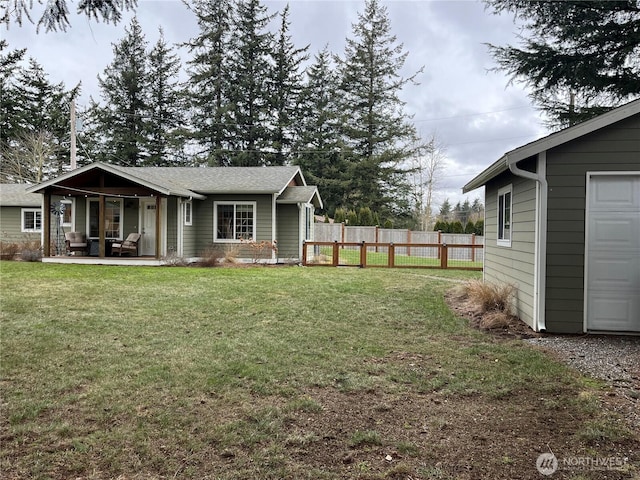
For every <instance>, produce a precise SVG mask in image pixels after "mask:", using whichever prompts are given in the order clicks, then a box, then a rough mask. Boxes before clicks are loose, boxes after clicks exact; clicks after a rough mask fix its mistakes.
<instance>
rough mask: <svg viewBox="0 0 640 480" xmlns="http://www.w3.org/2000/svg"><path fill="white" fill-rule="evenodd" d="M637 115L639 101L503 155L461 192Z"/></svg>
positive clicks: (639, 109) (639, 107)
mask: <svg viewBox="0 0 640 480" xmlns="http://www.w3.org/2000/svg"><path fill="white" fill-rule="evenodd" d="M638 113H640V99H637V100H634V101H632V102H629V103H627V104H625V105H622V106H621V107H618V108H615V109H613V110H611V111H609V112H607V113H604V114H602V115H599V116H598V117H595V118H592V119H591V120H587V121H585V122H582V123H579V124H577V125H574V126H572V127H568V128H565V129H564V130H560V131H559V132H555V133H552V134H550V135H547V136H546V137H543V138H541V139H539V140H535V141H533V142H531V143H528V144H526V145H522V146H521V147H518V148H516V149H514V150H511V151H509V152H507V153H506V154H504V155H503V156H502V157H501V158H500V159H499V160H498V161H496V162H495V163H493V164H492V165H491V166H490V167H489V168H487V169H485V170H484V171H482V172H481V173H480V174H479V175H478V176H476V177H475V178H473V179H472V180H471V181H470V182H468V183H467V184H466V185H465V186H464V187H462V192H463V193H467V192H470V191H471V190H475V189H476V188H478V187H481V186H483V185H485V184H486V183H487V182H488V181H489V180H491V179H492V178H494V177H496V176H498V175H500V174H501V173H503V172H505V171H507V170H508V169H509V166H510V165H515V164H516V163H518V162H520V161H521V160H524V159H526V158H529V157H533V156H536V155H538V154H540V153H541V152H545V151H547V150H550V149H552V148H555V147H557V146H559V145H562V144H565V143H567V142H570V141H572V140H575V139H577V138H580V137H582V136H584V135H587V134H589V133H592V132H595V131H596V130H600V129H601V128H604V127H607V126H609V125H612V124H614V123H616V122H619V121H620V120H624V119H626V118H629V117H631V116H633V115H636V114H638Z"/></svg>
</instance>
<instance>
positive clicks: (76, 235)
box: [64, 232, 86, 245]
mask: <svg viewBox="0 0 640 480" xmlns="http://www.w3.org/2000/svg"><path fill="white" fill-rule="evenodd" d="M64 236H65V238H66V239H67V240H69V242H70V243H71V245H73V244H74V243H83V244H85V245H86V239H85V236H84V233H82V232H67V233H65V234H64Z"/></svg>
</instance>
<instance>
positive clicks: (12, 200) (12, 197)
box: [0, 183, 42, 207]
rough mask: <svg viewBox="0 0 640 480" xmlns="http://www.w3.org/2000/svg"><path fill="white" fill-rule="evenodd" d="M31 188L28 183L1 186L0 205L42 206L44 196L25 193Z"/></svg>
mask: <svg viewBox="0 0 640 480" xmlns="http://www.w3.org/2000/svg"><path fill="white" fill-rule="evenodd" d="M31 186H32V185H28V184H26V183H20V184H15V183H11V184H8V183H3V184H1V185H0V205H2V206H3V207H40V206H41V205H42V196H41V195H39V194H37V193H27V192H26V191H25V190H26V189H27V188H29V187H31Z"/></svg>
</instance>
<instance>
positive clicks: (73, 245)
mask: <svg viewBox="0 0 640 480" xmlns="http://www.w3.org/2000/svg"><path fill="white" fill-rule="evenodd" d="M69 246H70V247H71V248H73V247H86V246H87V243H86V242H78V243H76V242H69Z"/></svg>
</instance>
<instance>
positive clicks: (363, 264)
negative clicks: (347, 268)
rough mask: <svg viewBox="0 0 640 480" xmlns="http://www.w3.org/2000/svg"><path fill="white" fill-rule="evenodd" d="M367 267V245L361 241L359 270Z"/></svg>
mask: <svg viewBox="0 0 640 480" xmlns="http://www.w3.org/2000/svg"><path fill="white" fill-rule="evenodd" d="M366 266H367V244H366V243H365V242H364V240H363V241H362V245H361V246H360V268H364V267H366Z"/></svg>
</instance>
